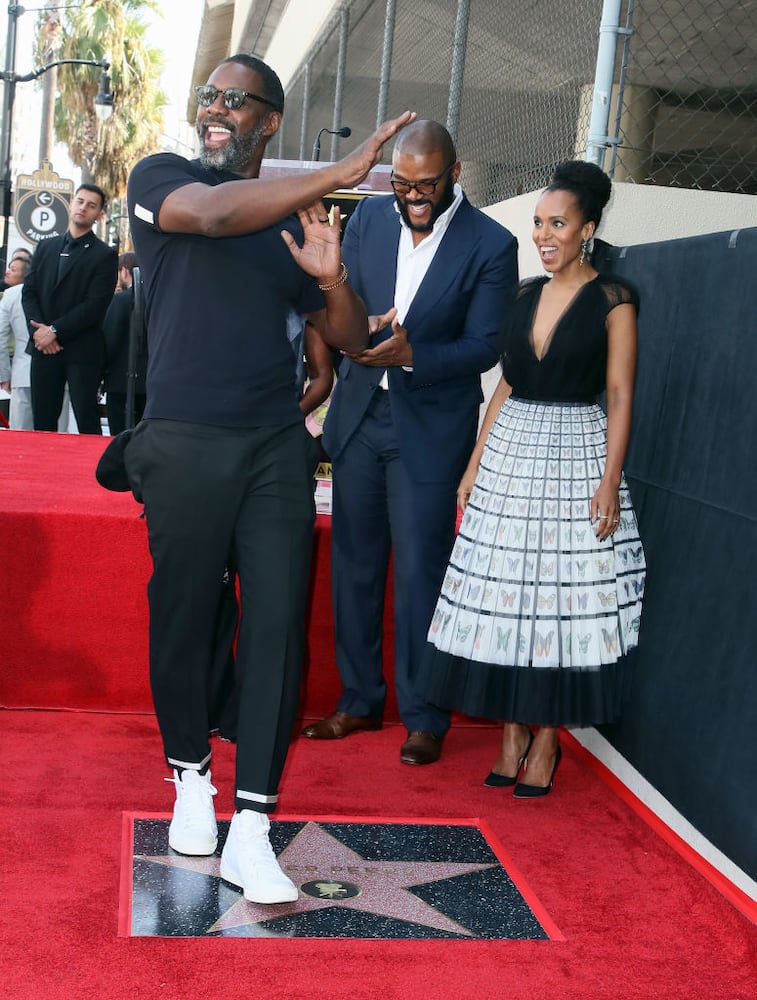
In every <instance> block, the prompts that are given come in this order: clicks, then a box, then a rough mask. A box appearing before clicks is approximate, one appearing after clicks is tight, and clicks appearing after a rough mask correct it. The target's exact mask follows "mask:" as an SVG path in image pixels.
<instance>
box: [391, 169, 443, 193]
mask: <svg viewBox="0 0 757 1000" xmlns="http://www.w3.org/2000/svg"><path fill="white" fill-rule="evenodd" d="M454 165H455V164H454V163H450V165H449V166H448V167H445V168H444V170H442V172H441V173H440V174H439V176H438V177H427V178H426V179H425V180H422V181H415V182H413V181H403V180H399V179H397V178H396V177H395V176H394V174H393V173H392V176H391V177H390V178H389V183H390V184H391V185H392V187H393V188H394V193H395V194H410V192H411V191H412V190H413V188H415V190H416V191H417V192H418V194H420V195H430V194H433V193H434V191H436V185H437V184H438V183H439V181H440V180H441V179H442V177H444V175H445V174H448V173H449V172H450V170H451V169H452V168H453V167H454Z"/></svg>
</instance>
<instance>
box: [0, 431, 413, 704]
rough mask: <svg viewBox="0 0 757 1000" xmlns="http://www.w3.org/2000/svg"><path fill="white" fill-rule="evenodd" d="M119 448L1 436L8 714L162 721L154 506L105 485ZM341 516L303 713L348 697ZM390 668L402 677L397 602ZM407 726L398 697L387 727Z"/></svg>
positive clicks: (318, 581)
mask: <svg viewBox="0 0 757 1000" xmlns="http://www.w3.org/2000/svg"><path fill="white" fill-rule="evenodd" d="M108 441H109V439H108V438H97V437H91V436H79V435H74V434H46V433H39V432H36V433H31V432H22V431H1V432H0V552H1V553H2V560H3V569H4V574H3V580H4V588H3V596H2V600H0V636H2V642H3V655H2V671H1V673H0V680H1V683H0V704H1V705H3V706H5V707H11V708H19V707H24V708H28V707H32V708H72V709H87V710H92V711H116V712H151V711H152V700H151V697H150V689H149V680H148V659H147V649H148V647H147V637H148V614H147V597H146V585H147V581H148V579H149V576H150V571H151V570H150V557H149V552H148V549H147V531H146V527H145V522H144V519H143V518H141V517H140V515H141V513H142V508H141V506H140V505H139V504H137V503H136V502H135V501H134V499H133V498H132V496H131V494H127V493H113V492H110V491H108V490H105V489H103V488H102V487H101V486H100V485H99V484H98V483H97V481H96V479H95V477H94V470H95V467H96V465H97V462H98V460H99V458H100V455H101V454H102V452H103V450H104V449H105V447H106V445H107V443H108ZM330 526H331V525H330V518H329V517H328V516H324V515H319V516H318V519H317V524H316V533H315V543H314V553H313V571H312V580H311V599H310V606H309V613H308V662H307V665H306V672H305V682H304V685H303V695H302V703H301V714H302V715H303V716H304V717H307V718H316V717H320V716H321V715H324V714H326V713H328V712H330V711H332V710H333V708H334V706H335V704H336V699H337V697H338V695H339V689H340V688H339V676H338V674H337V670H336V665H335V663H334V634H333V621H332V614H331V591H330V583H329V547H330ZM388 599H389V606H388V610H387V628H386V635H387V644H386V661H387V662H386V667H387V671H388V673H390V672H391V643H392V639H393V634H394V633H393V628H392V626H391V607H390V604H391V595H389V598H388ZM396 718H397V711H396V702H394V700H393V694H392V695H391V696H390V700H389V703H388V705H387V719H388V720H392V719H396Z"/></svg>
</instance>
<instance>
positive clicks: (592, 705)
mask: <svg viewBox="0 0 757 1000" xmlns="http://www.w3.org/2000/svg"><path fill="white" fill-rule="evenodd" d="M606 453H607V419H606V417H605V415H604V413H603V412H602V410H601V409H600V407H599V406H597V405H594V404H592V405H585V404H561V403H540V402H531V401H526V400H522V399H512V398H510V399H508V400H506V402H505V403H504V405H503V407H502V409H501V410H500V413H499V415H498V416H497V419H496V421H495V423H494V426H493V427H492V430H491V432H490V434H489V437H488V439H487V442H486V446H485V449H484V453H483V456H482V459H481V465H480V467H479V473H478V477H477V479H476V484H475V486H474V488H473V491H472V493H471V497H470V501H469V503H468V506H467V508H466V510H465V514H464V516H463V520H462V523H461V525H460V531H459V534H458V537H457V540H456V542H455V545H454V548H453V551H452V555H451V557H450V562H449V566H448V568H447V572H446V575H445V577H444V582H443V585H442V590H441V594H440V596H439V600H438V602H437V605H436V609H435V611H434V615H433V618H432V620H431V626H430V629H429V633H428V645H427V647H426V657H425V659H424V662H423V664H422V667H421V670H420V673H419V677H418V680H417V686H418V689H419V691H420V692H421V693H422V694H423V695H424V697H426V698H428V699H429V700H430V701H432V702H434V703H436V704H439V705H442V706H444V707H446V708H456V709H459V710H461V711H463V712H467V713H468V714H470V715H476V716H481V717H484V718H493V719H502V720H515V721H519V722H526V723H532V724H536V725H574V726H581V725H591V724H596V723H600V722H607V721H610V720H612V719H614V718H616V717H617V716H618V714H619V713H620V709H621V704H622V700H623V693H624V690H625V688H626V686H627V670H628V653H629V651H630V650H632V649H633V648H634V647H635V646H636V645H637V641H638V634H639V624H640V620H641V603H642V596H643V591H644V579H645V571H646V565H645V561H644V550H643V548H642V544H641V541H640V539H639V530H638V526H637V523H636V515H635V514H634V510H633V507H632V505H631V499H630V496H629V493H628V487H627V485H626V482H625V479H623V480H622V482H621V486H620V504H621V511H620V524H619V526H618V529H617V531H616V532H615V534H614V535H613V536H611V537H610V538H608V539H606V540H605V541H602V542H600V541H599V540H598V539H597V537H596V535H595V530H596V526H595V525H593V524H592V523H591V520H590V517H591V514H590V503H591V498H592V496H593V495H594V493H595V491H596V489H597V486H598V485H599V480H600V478H601V476H602V472H603V470H604V466H605V458H606Z"/></svg>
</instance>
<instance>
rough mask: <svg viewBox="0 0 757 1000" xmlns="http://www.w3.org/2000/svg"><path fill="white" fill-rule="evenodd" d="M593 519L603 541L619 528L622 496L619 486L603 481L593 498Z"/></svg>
mask: <svg viewBox="0 0 757 1000" xmlns="http://www.w3.org/2000/svg"><path fill="white" fill-rule="evenodd" d="M591 521H592V524H593V525H594V526H595V527H594V531H595V534H596V536H597V538H598V539H599V540H600V541H601V542H603V541H604V540H605V539H606V538H609V537H610V535H612V534H614V533H615V532H616V531H617V530H618V525H619V524H620V497H619V495H618V487H617V486H611V485H610V484H609V483H605V482H604V481H601V482H600V484H599V486H598V487H597V491H596V493H595V494H594V496H593V497H592V498H591Z"/></svg>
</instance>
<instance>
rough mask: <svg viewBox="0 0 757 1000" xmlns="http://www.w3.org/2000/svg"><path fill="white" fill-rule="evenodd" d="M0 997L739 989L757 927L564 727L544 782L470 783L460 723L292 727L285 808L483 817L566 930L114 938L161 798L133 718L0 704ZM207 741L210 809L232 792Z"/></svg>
mask: <svg viewBox="0 0 757 1000" xmlns="http://www.w3.org/2000/svg"><path fill="white" fill-rule="evenodd" d="M0 724H1V725H2V733H3V737H2V742H3V745H2V759H3V776H4V780H3V791H4V794H3V800H4V802H3V804H4V809H3V812H2V817H1V818H0V829H1V830H2V843H3V845H4V857H3V875H2V885H1V887H0V892H1V893H2V901H3V904H2V909H3V917H2V941H3V946H2V957H0V972H1V973H2V984H3V985H2V991H3V996H4V997H6V998H8V1000H17V998H18V1000H20V998H24V1000H26V998H28V997H40V998H41V1000H104V998H108V1000H121V998H129V997H134V998H137V997H139V998H145V1000H146V998H158V997H160V998H166V1000H188V998H195V997H196V998H201V997H214V998H218V1000H238V998H261V1000H262V998H267V1000H279V998H281V1000H284V998H286V1000H291V998H309V997H314V996H315V997H332V998H338V1000H342V998H344V1000H347V998H355V1000H368V998H375V997H381V998H387V1000H390V998H403V1000H404V998H407V997H419V998H426V997H432V996H433V997H443V998H450V1000H452V998H454V1000H458V998H476V1000H482V998H500V997H502V996H505V995H512V996H515V997H522V998H539V1000H541V998H555V1000H587V998H595V997H596V998H598V997H607V998H612V1000H630V998H643V1000H649V998H658V997H659V998H664V1000H684V998H685V1000H691V998H707V1000H715V998H717V1000H741V998H744V1000H746V998H750V1000H751V998H752V997H753V996H754V982H755V978H754V977H755V973H756V972H757V928H756V927H755V925H754V924H752V923H750V922H749V921H748V920H747V919H746V918H745V917H744V916H742V915H741V914H740V913H739V912H738V911H737V910H736V909H734V908H733V907H732V906H731V905H730V904H729V903H728V902H727V901H726V900H725V899H724V898H723V897H722V896H720V895H719V894H718V893H717V892H716V891H715V890H714V889H713V888H712V886H710V885H709V884H708V883H707V882H706V881H705V880H704V879H703V878H702V877H701V876H700V875H698V874H697V872H695V871H694V870H693V869H692V868H691V867H690V866H688V865H687V864H686V863H685V862H684V861H683V860H682V859H681V858H680V857H679V856H678V855H677V854H676V853H675V852H674V851H673V850H672V849H671V848H670V847H668V846H667V845H666V844H665V843H664V842H663V841H662V840H661V839H660V838H659V837H658V836H656V834H655V833H654V832H653V831H652V830H651V829H650V828H649V827H648V826H647V825H646V824H645V823H644V822H642V820H640V819H639V817H638V816H636V815H635V813H633V812H632V811H631V810H630V809H629V808H628V807H627V806H626V805H624V803H623V802H622V801H620V799H618V798H617V797H616V796H615V795H614V794H613V793H612V792H611V791H609V790H608V788H607V786H606V785H605V784H604V782H602V781H601V780H600V779H599V778H598V777H597V776H596V775H595V774H594V773H593V772H592V770H591V769H589V768H588V767H587V766H586V765H585V764H584V762H583V758H582V755H581V754H579V753H577V752H576V751H575V749H574V748H573V746H572V744H571V743H570V741H569V740H566V749H565V756H564V760H563V763H562V765H561V767H560V770H559V771H558V775H557V779H556V784H555V788H554V790H553V792H552V794H551V795H549V796H547V797H546V798H545V799H543V800H541V801H539V802H518V801H516V800H514V799H513V798H512V796H508V795H507V794H505V793H500V792H499V791H497V790H493V789H486V788H483V787H482V785H481V784H480V782H481V779H482V777H483V775H484V774H486V772H487V771H488V769H489V767H490V765H491V761H492V759H493V756H494V750H495V747H494V744H495V743H496V737H495V734H494V733H493V732H492V730H491V729H488V728H477V727H473V726H471V727H455V728H453V730H452V732H451V734H450V736H449V739H448V741H447V743H446V745H445V752H444V756H443V758H442V760H441V761H440V763H439V764H438V765H434V766H433V767H428V768H418V769H414V768H408V767H406V766H403V765H401V764H400V763H399V761H398V749H399V744H400V742H401V730H400V729H399V727H395V726H392V727H387V728H386V729H385V730H383V731H382V732H380V733H365V734H360V735H357V736H353V737H350V738H349V739H347V740H344V741H339V742H337V743H334V744H319V743H313V742H310V741H307V740H298V741H296V742H295V744H294V745H293V748H292V752H291V755H290V760H289V763H288V765H287V771H286V774H285V779H284V783H283V789H282V792H283V794H282V800H281V813H282V815H287V814H290V815H295V814H296V815H307V814H312V815H316V816H317V815H325V814H328V815H334V814H336V815H343V816H350V815H353V816H354V815H359V816H377V817H380V816H382V815H390V816H396V815H404V816H408V817H416V816H417V817H424V816H434V817H449V818H452V819H455V818H468V817H480V818H482V819H483V820H484V821H486V822H487V823H488V824H489V825H490V826H491V828H492V829H493V831H494V833H495V835H496V836H497V837H498V838H499V840H500V841H501V843H502V845H503V847H504V848H505V850H506V851H507V852H508V854H509V856H510V857H511V858H512V860H513V861H514V863H515V865H516V866H517V867H518V868H519V869H520V871H521V872H522V874H523V876H524V877H525V879H526V880H527V882H528V884H529V885H530V887H531V889H532V890H533V892H534V893H535V894H536V896H537V897H538V899H539V900H540V902H541V904H542V906H543V907H544V909H545V911H546V912H547V913H548V914H549V917H550V919H551V920H552V921H554V923H555V924H556V925H557V927H558V928H559V930H560V932H561V933H562V935H563V936H564V941H530V942H513V941H504V942H482V941H431V942H418V941H414V942H407V941H379V942H376V941H360V940H357V941H344V940H340V941H329V940H302V939H298V940H277V939H270V938H269V939H253V940H250V939H218V940H208V939H179V940H174V939H156V938H123V937H119V936H118V902H119V877H120V861H121V827H122V823H121V818H122V811H124V810H127V811H139V812H140V813H166V812H167V811H169V809H170V803H171V795H172V792H173V789H172V788H171V786H170V785H167V784H165V783H164V782H163V781H162V778H163V776H164V774H165V773H166V772H165V770H164V768H163V765H162V761H161V759H160V746H159V740H158V735H157V730H156V727H155V724H154V722H153V720H152V719H150V718H149V717H143V716H115V715H110V716H106V715H97V714H88V715H83V714H75V713H60V712H10V711H5V712H3V713H2V718H1V719H0ZM231 758H232V748H231V747H230V746H229V745H227V744H218V745H217V747H216V751H215V758H214V763H213V779H214V782H215V783H216V784H217V785H218V787H219V796H218V800H217V808H218V813H219V815H225V816H227V815H228V814H229V813H230V811H231V809H232V798H231Z"/></svg>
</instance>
